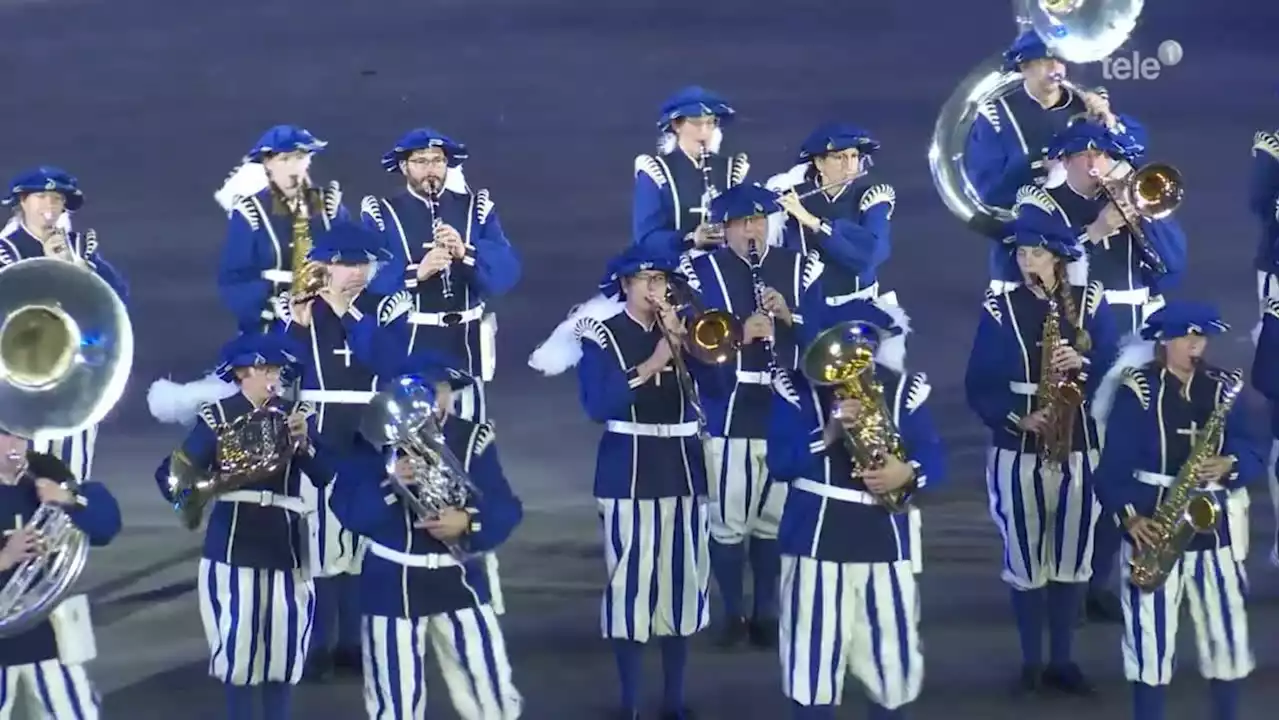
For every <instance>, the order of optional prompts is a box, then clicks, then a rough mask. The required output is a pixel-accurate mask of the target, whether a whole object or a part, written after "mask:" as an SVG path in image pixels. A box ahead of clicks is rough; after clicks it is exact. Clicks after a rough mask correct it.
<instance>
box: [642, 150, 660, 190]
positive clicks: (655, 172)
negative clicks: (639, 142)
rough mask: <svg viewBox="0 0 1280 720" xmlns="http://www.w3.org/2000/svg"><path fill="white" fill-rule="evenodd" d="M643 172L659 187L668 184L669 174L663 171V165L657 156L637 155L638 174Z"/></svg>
mask: <svg viewBox="0 0 1280 720" xmlns="http://www.w3.org/2000/svg"><path fill="white" fill-rule="evenodd" d="M641 173H643V174H645V175H648V176H649V179H650V180H652V181H653V184H654V185H656V186H657V187H658V188H659V189H662V188H664V187H666V186H667V174H666V173H664V172H662V166H661V165H659V164H658V161H657V159H656V158H654V157H653V156H652V155H637V156H636V173H635V174H636V175H640V174H641Z"/></svg>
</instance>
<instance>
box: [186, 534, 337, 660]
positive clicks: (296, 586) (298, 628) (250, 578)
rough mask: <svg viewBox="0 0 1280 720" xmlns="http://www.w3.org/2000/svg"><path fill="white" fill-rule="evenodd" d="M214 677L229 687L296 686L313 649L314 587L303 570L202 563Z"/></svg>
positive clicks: (203, 608)
mask: <svg viewBox="0 0 1280 720" xmlns="http://www.w3.org/2000/svg"><path fill="white" fill-rule="evenodd" d="M199 593H200V618H201V620H203V622H204V634H205V638H206V639H207V640H208V641H209V675H211V676H212V677H215V678H217V679H218V680H220V681H221V682H223V683H226V684H228V685H259V684H262V683H265V682H283V683H289V684H297V683H298V681H299V680H300V679H301V678H302V666H303V663H304V662H305V660H306V657H307V650H308V648H309V647H310V646H311V623H312V617H313V616H314V614H315V604H316V594H315V586H314V585H313V583H312V581H311V580H310V579H308V578H307V577H306V576H305V575H304V574H303V573H302V571H299V570H294V571H291V572H286V571H284V570H260V569H257V568H246V567H235V566H233V565H227V564H225V563H220V562H214V561H212V560H208V559H202V560H201V561H200V578H199Z"/></svg>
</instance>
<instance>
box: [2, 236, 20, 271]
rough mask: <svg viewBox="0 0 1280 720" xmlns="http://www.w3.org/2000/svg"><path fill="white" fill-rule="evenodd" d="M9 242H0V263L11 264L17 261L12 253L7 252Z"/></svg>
mask: <svg viewBox="0 0 1280 720" xmlns="http://www.w3.org/2000/svg"><path fill="white" fill-rule="evenodd" d="M8 245H9V243H7V242H6V243H3V244H0V265H12V264H14V263H15V262H17V261H18V259H17V258H16V257H14V256H13V253H11V252H9V247H8Z"/></svg>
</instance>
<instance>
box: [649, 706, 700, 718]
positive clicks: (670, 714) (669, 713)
mask: <svg viewBox="0 0 1280 720" xmlns="http://www.w3.org/2000/svg"><path fill="white" fill-rule="evenodd" d="M658 718H659V720H698V716H697V715H695V714H694V712H693V711H692V710H690V709H689V708H680V709H679V710H663V711H662V714H661V715H659V716H658Z"/></svg>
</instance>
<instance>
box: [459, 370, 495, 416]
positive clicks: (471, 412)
mask: <svg viewBox="0 0 1280 720" xmlns="http://www.w3.org/2000/svg"><path fill="white" fill-rule="evenodd" d="M453 414H454V415H456V416H458V417H460V418H462V419H463V420H470V421H471V422H476V423H480V422H485V421H486V420H488V419H489V402H488V397H487V396H486V395H485V386H484V381H482V380H481V379H480V378H476V379H475V381H474V382H472V383H471V384H470V385H468V386H466V387H464V388H460V389H459V390H457V391H456V392H454V394H453Z"/></svg>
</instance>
